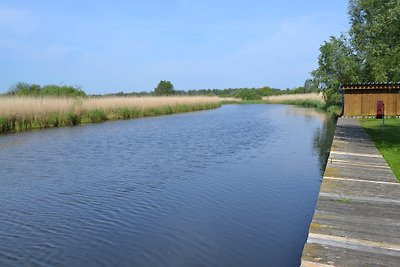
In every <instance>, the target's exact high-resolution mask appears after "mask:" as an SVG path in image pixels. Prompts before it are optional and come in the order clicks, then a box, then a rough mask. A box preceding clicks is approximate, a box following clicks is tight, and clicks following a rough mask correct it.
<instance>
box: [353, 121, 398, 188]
mask: <svg viewBox="0 0 400 267" xmlns="http://www.w3.org/2000/svg"><path fill="white" fill-rule="evenodd" d="M361 124H362V126H363V127H364V129H365V130H366V131H367V133H368V134H369V135H370V137H371V139H372V140H373V141H374V142H375V144H376V146H377V147H378V149H379V150H380V152H381V153H382V155H383V157H384V158H385V159H386V161H387V162H388V164H389V165H390V167H391V168H392V170H393V172H394V174H395V175H396V177H397V179H399V180H400V119H385V126H382V120H376V119H361Z"/></svg>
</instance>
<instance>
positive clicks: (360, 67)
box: [312, 0, 400, 104]
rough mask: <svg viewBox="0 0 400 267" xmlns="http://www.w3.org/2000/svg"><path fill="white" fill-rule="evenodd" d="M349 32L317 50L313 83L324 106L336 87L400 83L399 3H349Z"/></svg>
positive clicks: (331, 99)
mask: <svg viewBox="0 0 400 267" xmlns="http://www.w3.org/2000/svg"><path fill="white" fill-rule="evenodd" d="M349 16H350V30H349V32H348V34H343V35H342V36H341V37H339V38H336V37H331V39H330V40H329V41H328V42H325V43H324V44H323V45H322V46H321V48H320V56H319V58H318V68H317V69H316V70H315V71H313V72H312V76H313V83H314V85H315V86H317V87H318V88H320V89H322V90H323V92H324V96H325V99H326V100H327V101H328V104H335V103H339V102H340V101H339V100H340V96H339V93H338V92H339V87H340V84H344V83H353V82H398V81H400V1H399V0H349Z"/></svg>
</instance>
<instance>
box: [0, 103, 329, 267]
mask: <svg viewBox="0 0 400 267" xmlns="http://www.w3.org/2000/svg"><path fill="white" fill-rule="evenodd" d="M332 126H333V124H332V123H331V122H330V121H329V120H327V119H326V118H325V117H324V116H323V115H322V114H318V113H316V112H313V111H312V110H311V109H301V108H295V107H290V106H284V105H229V106H223V107H222V108H221V109H217V110H212V111H204V112H197V113H188V114H180V115H172V116H165V117H156V118H146V119H138V120H129V121H116V122H108V123H103V124H96V125H86V126H79V127H71V128H58V129H49V130H43V131H36V132H27V133H20V134H12V135H5V136H4V135H3V136H0V166H1V169H0V266H21V265H23V266H93V265H95V266H163V267H164V266H229V267H232V266H298V265H299V261H300V257H301V252H302V249H303V245H304V243H305V242H306V239H307V234H308V226H309V224H310V221H311V219H312V215H313V212H314V207H315V204H316V200H317V196H318V191H319V187H320V182H321V177H322V170H323V168H324V166H325V162H326V156H327V153H326V151H327V149H328V148H329V146H330V142H331V140H332V129H333V127H332Z"/></svg>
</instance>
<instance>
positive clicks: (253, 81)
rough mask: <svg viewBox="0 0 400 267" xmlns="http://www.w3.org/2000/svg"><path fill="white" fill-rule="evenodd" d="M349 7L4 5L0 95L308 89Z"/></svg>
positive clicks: (90, 0) (342, 3) (165, 2)
mask: <svg viewBox="0 0 400 267" xmlns="http://www.w3.org/2000/svg"><path fill="white" fill-rule="evenodd" d="M347 3H348V1H347V0H334V1H332V0H318V1H315V0H302V1H294V0H261V1H259V0H253V1H249V0H246V1H245V0H230V1H227V0H201V1H200V0H192V1H190V0H141V1H135V0H132V1H122V0H121V1H118V0H114V1H108V0H97V1H94V0H85V1H82V0H81V1H75V0H69V1H49V0H48V1H45V0H35V1H33V0H32V1H24V0H19V1H15V0H13V1H7V0H5V1H4V0H0V73H1V75H0V92H4V91H6V90H8V89H9V87H10V86H11V85H12V84H14V83H16V82H18V81H26V82H29V83H37V84H41V85H44V84H68V85H79V86H82V88H83V89H84V90H85V91H86V92H88V93H111V92H118V91H125V92H132V91H142V90H145V91H150V90H152V89H153V88H154V87H155V86H156V85H157V83H158V82H159V81H160V80H170V81H172V82H173V84H174V85H175V87H176V88H177V89H184V90H187V89H200V88H229V87H262V86H267V85H268V86H272V87H275V88H282V89H285V88H293V87H295V86H300V85H303V84H304V81H305V80H306V79H307V78H309V77H310V71H311V70H313V69H315V68H316V66H317V57H318V54H319V50H318V49H319V47H320V45H321V44H322V43H323V42H324V41H326V40H328V39H329V36H331V35H339V34H340V32H343V31H346V30H347V29H348V19H347Z"/></svg>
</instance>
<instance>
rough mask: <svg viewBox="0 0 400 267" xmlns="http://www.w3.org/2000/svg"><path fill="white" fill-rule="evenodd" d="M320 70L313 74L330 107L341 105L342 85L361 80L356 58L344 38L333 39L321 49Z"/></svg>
mask: <svg viewBox="0 0 400 267" xmlns="http://www.w3.org/2000/svg"><path fill="white" fill-rule="evenodd" d="M320 52H321V53H320V55H319V57H318V66H319V67H318V69H316V70H314V71H313V72H312V73H311V74H312V76H313V82H314V84H315V86H316V87H318V88H319V89H320V90H322V91H323V94H324V98H325V101H326V103H327V104H328V105H336V104H340V103H341V96H340V95H339V88H340V85H341V84H345V83H354V82H357V81H358V80H359V77H358V66H357V59H356V56H355V55H354V54H353V51H352V49H351V47H350V46H349V44H348V43H347V40H346V38H345V37H344V36H341V37H340V38H336V37H331V39H330V41H329V42H325V43H324V44H323V45H322V46H321V48H320Z"/></svg>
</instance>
